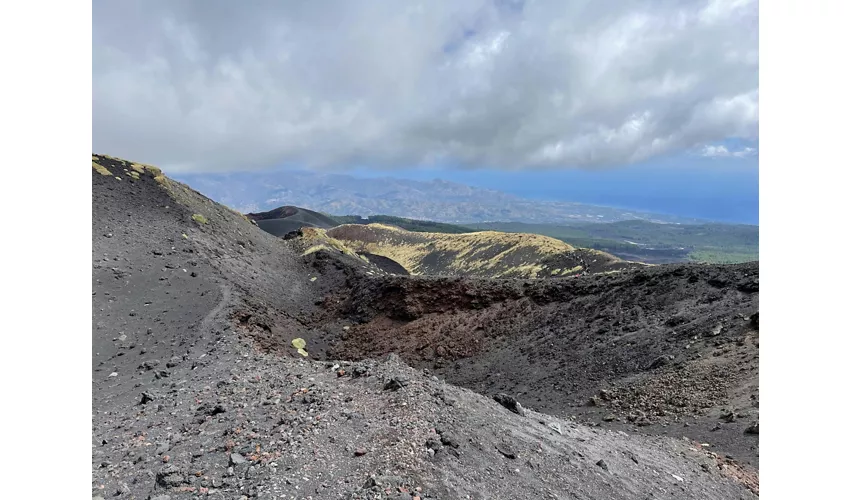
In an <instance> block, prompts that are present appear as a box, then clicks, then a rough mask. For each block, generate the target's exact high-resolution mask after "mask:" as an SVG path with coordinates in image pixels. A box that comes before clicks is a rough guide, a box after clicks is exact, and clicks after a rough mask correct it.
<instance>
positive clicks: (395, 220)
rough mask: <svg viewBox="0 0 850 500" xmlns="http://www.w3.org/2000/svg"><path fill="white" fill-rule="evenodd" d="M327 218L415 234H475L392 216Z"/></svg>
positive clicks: (466, 229) (340, 222)
mask: <svg viewBox="0 0 850 500" xmlns="http://www.w3.org/2000/svg"><path fill="white" fill-rule="evenodd" d="M328 217H330V218H332V219H333V220H335V221H336V222H337V223H338V224H374V223H380V224H389V225H393V226H398V227H400V228H402V229H405V230H407V231H412V232H415V233H446V234H462V233H472V232H475V230H474V229H470V228H468V227H463V226H458V225H455V224H446V223H444V222H433V221H429V220H416V219H405V218H404V217H394V216H392V215H371V216H369V218H368V219H364V218H362V217H360V216H359V215H329V216H328Z"/></svg>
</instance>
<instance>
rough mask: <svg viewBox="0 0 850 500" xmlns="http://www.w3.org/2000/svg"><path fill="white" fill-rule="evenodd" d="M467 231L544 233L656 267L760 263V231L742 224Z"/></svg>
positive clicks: (510, 226) (499, 225)
mask: <svg viewBox="0 0 850 500" xmlns="http://www.w3.org/2000/svg"><path fill="white" fill-rule="evenodd" d="M467 227H469V228H471V229H477V230H496V231H507V232H525V233H537V234H543V235H546V236H551V237H553V238H558V239H560V240H563V241H566V242H568V243H569V244H571V245H574V246H578V247H583V248H593V249H596V250H602V251H605V252H609V253H612V254H614V255H616V256H618V257H621V258H623V259H627V260H640V261H644V262H652V263H661V262H687V261H697V262H709V263H736V262H749V261H753V260H758V237H759V232H758V226H751V225H744V224H714V223H712V224H692V225H691V224H658V223H654V222H647V221H642V220H632V221H622V222H610V223H598V224H591V223H581V224H575V225H572V226H560V225H554V224H525V223H522V222H492V223H480V224H467Z"/></svg>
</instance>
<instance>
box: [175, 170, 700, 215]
mask: <svg viewBox="0 0 850 500" xmlns="http://www.w3.org/2000/svg"><path fill="white" fill-rule="evenodd" d="M174 177H175V178H176V179H178V180H180V181H183V182H186V183H187V184H189V185H191V186H193V187H194V188H195V189H197V190H198V191H200V192H201V193H203V194H205V195H206V196H209V197H210V198H212V199H214V200H216V201H218V202H219V203H223V204H225V205H228V206H229V207H231V208H233V209H235V210H238V211H240V212H243V213H248V212H261V211H265V210H270V209H272V208H276V207H279V206H281V205H296V206H299V207H304V208H308V209H312V210H317V211H321V212H324V213H330V214H334V215H361V216H369V215H377V214H392V215H395V216H399V217H408V218H412V219H426V220H432V221H438V222H452V223H472V222H495V221H501V222H504V221H509V222H526V223H550V224H571V223H576V222H616V221H624V220H636V219H637V220H645V221H652V222H659V223H681V224H695V223H700V222H706V221H703V220H699V219H693V218H686V217H676V216H672V215H662V214H652V213H646V212H639V211H630V210H624V209H619V208H612V207H604V206H599V205H586V204H582V203H572V202H562V201H538V200H529V199H525V198H521V197H518V196H514V195H511V194H507V193H504V192H501V191H494V190H491V189H483V188H477V187H472V186H467V185H463V184H458V183H454V182H448V181H444V180H439V179H435V180H432V181H427V182H424V181H415V180H408V179H397V178H392V177H384V178H361V177H354V176H350V175H344V174H329V173H319V172H307V171H274V172H259V173H258V172H251V173H232V174H186V175H176V176H174Z"/></svg>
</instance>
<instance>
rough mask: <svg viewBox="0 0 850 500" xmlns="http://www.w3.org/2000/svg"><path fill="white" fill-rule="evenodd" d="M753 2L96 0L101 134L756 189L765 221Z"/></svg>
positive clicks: (482, 177)
mask: <svg viewBox="0 0 850 500" xmlns="http://www.w3.org/2000/svg"><path fill="white" fill-rule="evenodd" d="M758 14H759V13H758V3H757V2H756V1H751V0H708V1H706V0H699V1H690V0H652V1H642V0H618V1H613V0H593V1H565V0H551V1H549V0H540V1H534V0H526V1H522V0H468V1H463V2H459V1H455V0H445V1H430V2H399V1H397V0H374V1H369V0H366V1H363V2H348V1H344V0H338V1H324V2H277V1H271V0H253V1H251V2H229V1H224V0H206V1H204V2H200V1H196V2H171V1H164V0H95V1H94V2H93V47H92V56H93V67H92V117H93V124H92V131H93V150H94V152H98V153H106V154H111V155H115V156H120V157H124V158H129V159H133V160H135V161H141V162H145V163H151V164H155V165H158V166H161V167H162V168H163V169H164V170H165V171H166V172H168V173H175V174H179V173H203V172H210V173H213V172H230V171H243V170H244V171H251V170H262V169H267V168H280V167H293V168H306V169H314V170H335V171H345V172H351V171H364V172H367V173H368V172H372V173H374V172H382V173H385V174H387V175H395V176H402V177H411V176H413V177H416V176H421V175H428V172H438V173H440V176H441V177H443V178H447V179H449V180H459V179H471V181H472V182H469V181H467V183H470V184H474V185H486V184H487V183H488V182H490V183H497V184H500V185H501V186H502V187H497V188H498V189H504V190H507V189H510V190H513V191H517V190H525V191H526V193H525V194H524V195H527V196H530V197H549V198H557V197H565V196H569V197H573V201H586V200H583V199H579V198H581V197H585V198H588V199H594V200H598V201H597V202H601V203H602V204H608V205H615V206H616V205H622V206H628V205H629V204H633V203H638V202H640V203H643V204H652V203H655V202H654V201H653V199H654V198H653V197H652V196H649V195H647V192H651V191H653V190H655V191H656V192H658V193H659V194H658V196H659V197H661V198H664V197H666V199H668V200H672V199H674V198H676V197H677V196H678V197H679V198H683V199H684V200H685V201H686V200H687V199H691V200H693V202H694V204H695V205H700V206H703V207H710V206H715V207H727V208H728V207H733V206H744V205H746V204H747V203H748V204H749V206H750V208H749V209H743V208H742V209H741V210H742V212H741V213H742V215H740V216H739V217H738V219H741V220H743V219H746V220H749V221H752V219H753V215H752V205H753V204H755V206H756V210H755V220H756V221H757V204H758V201H757V200H758V189H757V185H758V180H757V179H758V130H759V118H758V117H759V85H758V61H759V51H758ZM742 172H745V174H742ZM753 172H755V173H754V174H753ZM636 179H639V180H640V182H638V181H637V180H636ZM641 182H642V183H643V184H641ZM694 182H697V183H703V186H702V187H700V186H694V185H693V184H694ZM706 182H708V184H705V183H706ZM600 183H601V184H600ZM606 184H607V185H606ZM535 186H537V187H535ZM577 186H583V187H582V188H581V189H579V188H578V187H577ZM611 186H620V187H618V188H616V189H615V188H612V187H611ZM629 186H633V187H634V189H629ZM653 186H654V187H653ZM659 186H666V187H665V188H664V189H663V190H659V189H657V188H658V187H659ZM753 186H755V191H754V192H753V189H752V188H753ZM488 187H496V186H488ZM688 189H690V191H688ZM682 190H684V191H682ZM700 190H701V192H702V194H701V195H700V196H696V195H694V193H696V192H700ZM688 193H690V194H688ZM742 193H749V194H747V195H746V196H745V195H744V194H742ZM753 194H754V198H753ZM575 197H579V198H575ZM741 197H743V198H741ZM747 197H749V198H747ZM739 198H740V199H739ZM744 198H746V199H744ZM641 200H643V201H641ZM682 203H684V205H682ZM742 204H743V205H742ZM682 206H684V207H685V208H687V203H685V202H684V201H682V202H681V203H680V202H667V208H666V209H665V210H663V211H665V212H666V211H669V210H680V209H681V208H682ZM677 207H678V208H677ZM628 208H644V209H645V208H650V207H644V206H628ZM700 210H704V209H700ZM730 210H732V212H734V211H735V210H736V209H730ZM698 211H699V210H698ZM745 211H749V212H748V214H744V213H743V212H745ZM682 215H693V216H696V215H694V214H682ZM733 215H734V214H733ZM727 218H728V217H727ZM733 218H734V217H733Z"/></svg>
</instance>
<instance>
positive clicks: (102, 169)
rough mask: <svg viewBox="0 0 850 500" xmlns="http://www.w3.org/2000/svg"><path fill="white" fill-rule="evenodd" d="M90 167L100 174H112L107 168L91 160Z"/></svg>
mask: <svg viewBox="0 0 850 500" xmlns="http://www.w3.org/2000/svg"><path fill="white" fill-rule="evenodd" d="M91 168H93V169H94V170H95V172H97V173H99V174H100V175H112V172H110V171H109V169H107V168H106V167H104V166H103V165H100V164H97V163H95V162H91Z"/></svg>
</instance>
